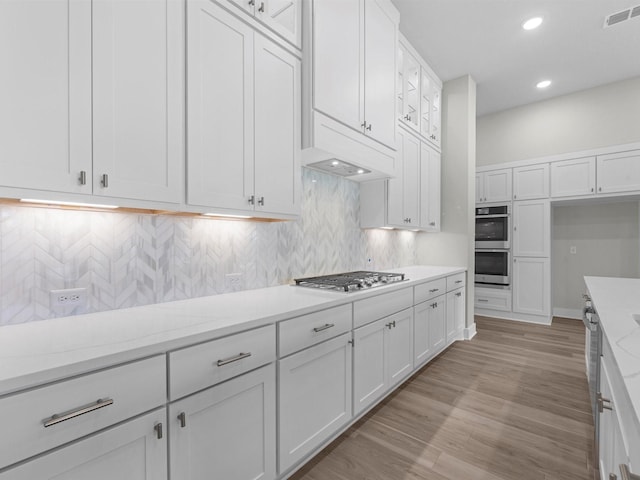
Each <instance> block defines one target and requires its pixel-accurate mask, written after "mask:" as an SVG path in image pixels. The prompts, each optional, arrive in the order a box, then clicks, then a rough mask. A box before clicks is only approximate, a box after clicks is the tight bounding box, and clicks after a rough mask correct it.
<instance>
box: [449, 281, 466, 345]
mask: <svg viewBox="0 0 640 480" xmlns="http://www.w3.org/2000/svg"><path fill="white" fill-rule="evenodd" d="M464 292H465V289H464V288H459V289H457V290H454V291H452V292H448V293H447V302H446V304H447V308H446V311H447V314H446V316H447V322H446V323H447V344H450V343H451V342H453V341H454V340H459V339H461V338H462V331H463V330H464V323H465V305H466V299H465V294H464Z"/></svg>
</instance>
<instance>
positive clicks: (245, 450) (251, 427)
mask: <svg viewBox="0 0 640 480" xmlns="http://www.w3.org/2000/svg"><path fill="white" fill-rule="evenodd" d="M275 378H276V377H275V367H274V364H269V365H266V366H264V367H262V368H259V369H258V370H254V371H252V372H250V373H246V374H244V375H241V376H239V377H236V378H234V379H232V380H229V381H227V382H224V383H221V384H219V385H217V386H215V387H211V388H209V389H207V390H204V391H202V392H200V393H197V394H195V395H192V396H190V397H187V398H185V399H183V400H180V401H178V402H175V403H173V404H171V405H170V406H169V422H171V423H170V429H169V430H170V451H171V459H170V460H171V462H170V465H171V478H172V479H179V480H209V479H218V478H219V479H224V480H271V479H273V478H275V471H276V468H275V464H276V428H275V424H276V390H275Z"/></svg>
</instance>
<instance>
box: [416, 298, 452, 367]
mask: <svg viewBox="0 0 640 480" xmlns="http://www.w3.org/2000/svg"><path fill="white" fill-rule="evenodd" d="M445 310H446V297H445V295H440V296H439V297H436V298H434V299H432V300H430V301H427V302H423V303H420V304H419V305H416V306H415V308H414V332H413V333H414V335H413V351H414V361H413V366H414V368H417V367H418V366H420V365H421V364H423V363H425V362H426V361H427V360H428V359H430V358H431V357H433V356H434V355H435V354H436V353H438V352H439V351H440V350H442V349H443V348H444V347H445V345H446V343H445V342H446V313H445Z"/></svg>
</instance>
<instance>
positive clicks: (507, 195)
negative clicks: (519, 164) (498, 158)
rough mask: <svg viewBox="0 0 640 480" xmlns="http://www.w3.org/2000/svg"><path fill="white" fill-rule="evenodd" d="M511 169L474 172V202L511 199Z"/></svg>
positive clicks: (506, 200)
mask: <svg viewBox="0 0 640 480" xmlns="http://www.w3.org/2000/svg"><path fill="white" fill-rule="evenodd" d="M511 181H512V180H511V169H510V168H502V169H499V170H490V171H488V172H480V173H476V203H485V202H486V203H489V202H508V201H511V191H512V187H511V185H512V184H511Z"/></svg>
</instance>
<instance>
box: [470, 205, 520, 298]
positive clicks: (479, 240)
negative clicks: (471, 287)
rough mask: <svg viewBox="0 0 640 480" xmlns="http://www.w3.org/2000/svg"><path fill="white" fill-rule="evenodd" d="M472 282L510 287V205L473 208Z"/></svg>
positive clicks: (497, 286) (487, 285)
mask: <svg viewBox="0 0 640 480" xmlns="http://www.w3.org/2000/svg"><path fill="white" fill-rule="evenodd" d="M475 257H476V267H475V283H476V284H478V285H479V286H485V287H494V288H510V285H511V205H495V206H487V207H477V208H476V254H475Z"/></svg>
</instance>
